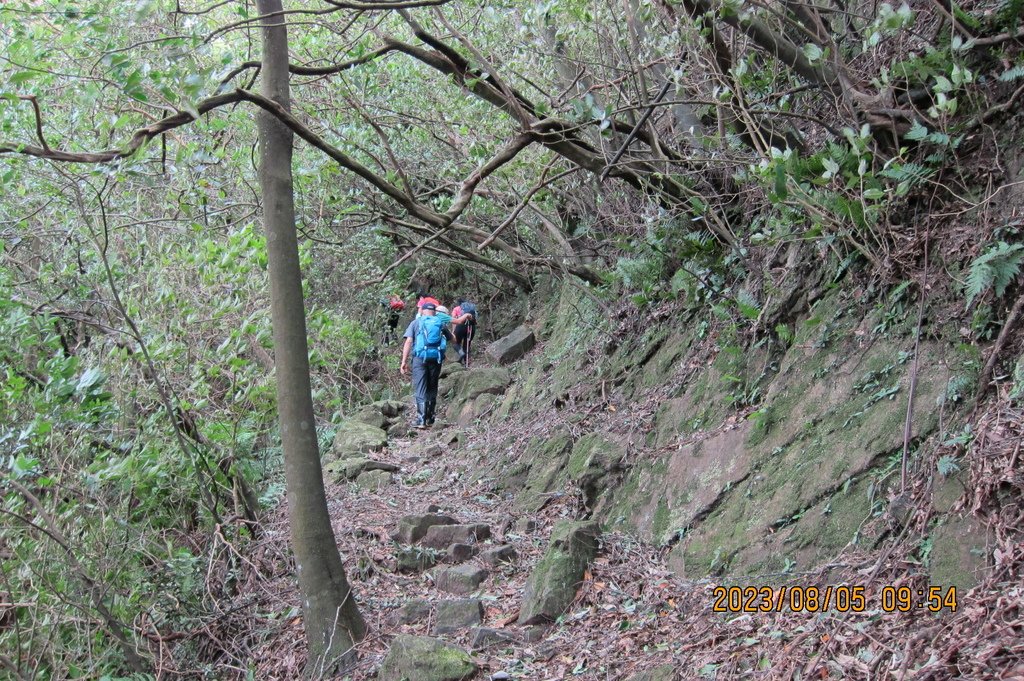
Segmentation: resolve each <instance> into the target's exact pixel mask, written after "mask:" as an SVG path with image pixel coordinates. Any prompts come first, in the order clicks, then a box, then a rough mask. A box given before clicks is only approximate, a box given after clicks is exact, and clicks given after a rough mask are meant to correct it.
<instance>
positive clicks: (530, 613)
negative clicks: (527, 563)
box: [519, 520, 601, 624]
mask: <svg viewBox="0 0 1024 681" xmlns="http://www.w3.org/2000/svg"><path fill="white" fill-rule="evenodd" d="M600 534H601V528H600V526H599V525H598V524H597V523H596V522H594V521H571V520H562V521H559V522H558V523H557V524H556V525H555V529H554V530H553V531H552V532H551V542H550V543H549V544H548V548H547V551H545V552H544V557H543V558H541V560H540V562H539V563H537V567H536V568H534V571H533V573H532V574H531V575H530V578H529V579H528V580H527V582H526V586H525V588H524V589H523V603H522V606H521V607H520V609H519V623H520V624H538V623H541V622H553V621H554V620H555V619H557V618H558V617H559V616H560V615H561V614H562V613H564V612H565V610H566V609H567V608H568V607H569V605H570V604H571V603H572V601H573V599H574V598H575V597H576V590H577V588H578V587H579V585H580V582H581V581H583V575H584V573H585V572H586V569H587V566H588V565H590V563H591V562H592V561H593V560H594V557H595V556H596V555H597V538H598V537H599V536H600Z"/></svg>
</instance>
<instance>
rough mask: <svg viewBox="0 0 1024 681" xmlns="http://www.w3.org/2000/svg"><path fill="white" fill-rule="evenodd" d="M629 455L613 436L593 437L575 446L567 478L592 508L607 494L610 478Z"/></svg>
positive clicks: (580, 441)
mask: <svg viewBox="0 0 1024 681" xmlns="http://www.w3.org/2000/svg"><path fill="white" fill-rule="evenodd" d="M625 455H626V447H625V445H624V444H622V443H621V442H620V441H619V439H618V438H617V437H615V436H613V435H612V434H611V433H590V434H588V435H584V436H583V437H581V438H580V439H579V440H577V441H576V444H575V445H573V448H572V453H571V454H569V461H568V463H567V465H566V474H567V475H568V476H569V479H570V480H572V481H573V482H575V483H576V484H578V485H579V486H580V488H581V489H582V490H583V493H584V494H585V495H586V498H587V503H588V504H590V505H591V506H592V505H593V502H594V500H595V499H596V498H597V497H598V496H599V495H600V494H601V493H602V492H604V490H605V488H606V486H607V481H608V479H609V476H610V474H611V473H612V472H614V471H615V470H617V469H618V467H619V465H620V463H621V462H622V459H623V458H624V457H625Z"/></svg>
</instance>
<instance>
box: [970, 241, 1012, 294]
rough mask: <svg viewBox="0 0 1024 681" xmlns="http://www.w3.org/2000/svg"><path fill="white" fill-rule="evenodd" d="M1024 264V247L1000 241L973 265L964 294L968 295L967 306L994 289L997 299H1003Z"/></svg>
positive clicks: (975, 260) (976, 259)
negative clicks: (1023, 263)
mask: <svg viewBox="0 0 1024 681" xmlns="http://www.w3.org/2000/svg"><path fill="white" fill-rule="evenodd" d="M1021 262H1024V245H1021V244H1012V245H1011V244H1008V243H1006V242H1004V241H1000V242H998V243H996V244H995V245H993V246H990V247H989V248H988V250H986V251H985V253H983V254H982V255H980V256H978V257H977V258H975V259H974V261H973V262H972V263H971V266H970V270H969V272H968V275H967V283H966V285H965V287H964V292H965V293H966V294H967V306H968V307H970V305H971V303H972V302H974V299H975V298H977V297H978V296H980V295H981V294H982V293H984V292H985V291H987V290H988V289H989V288H992V289H993V290H994V292H995V296H996V298H1001V297H1002V296H1003V293H1005V292H1006V288H1007V287H1008V286H1009V285H1010V283H1011V282H1012V281H1013V279H1014V278H1015V277H1016V276H1017V273H1018V272H1019V271H1020V265H1021Z"/></svg>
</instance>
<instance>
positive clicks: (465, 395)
mask: <svg viewBox="0 0 1024 681" xmlns="http://www.w3.org/2000/svg"><path fill="white" fill-rule="evenodd" d="M511 382H512V375H511V374H510V373H509V372H508V369H502V368H501V367H491V368H487V369H471V370H469V371H463V372H460V373H457V374H454V375H453V376H452V377H451V378H450V379H449V380H447V381H446V382H445V387H444V390H443V391H442V392H443V394H444V395H446V396H450V397H451V399H452V406H453V407H457V408H461V406H462V405H465V404H466V403H468V402H472V401H473V400H474V399H476V398H477V397H479V396H480V395H501V394H502V393H504V392H505V390H506V389H508V386H509V384H510V383H511Z"/></svg>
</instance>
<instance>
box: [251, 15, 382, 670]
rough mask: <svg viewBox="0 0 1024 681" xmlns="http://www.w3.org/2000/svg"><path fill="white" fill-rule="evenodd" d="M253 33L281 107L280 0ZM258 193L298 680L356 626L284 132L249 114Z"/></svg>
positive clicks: (346, 646)
mask: <svg viewBox="0 0 1024 681" xmlns="http://www.w3.org/2000/svg"><path fill="white" fill-rule="evenodd" d="M256 5H257V7H258V8H259V13H260V15H261V16H264V17H267V18H265V19H263V21H262V26H263V28H262V34H263V69H262V79H263V83H262V89H263V94H264V95H265V96H266V97H267V98H269V99H272V100H274V101H276V102H277V103H279V104H280V105H281V106H282V107H284V108H285V109H287V108H288V107H289V84H288V34H287V29H286V27H285V23H284V18H283V17H282V15H281V0H257V3H256ZM258 125H259V145H260V168H259V180H260V190H261V193H262V197H263V224H264V232H265V233H266V237H267V256H268V261H269V270H270V300H271V320H272V325H273V330H274V369H275V372H276V374H277V405H278V413H279V419H280V427H281V443H282V446H283V448H284V462H285V476H286V484H287V491H288V516H289V523H290V526H291V537H292V548H293V550H294V551H295V560H296V564H297V567H298V580H299V591H300V592H301V594H302V606H303V613H304V625H305V630H306V637H307V639H308V643H309V658H308V661H307V667H306V676H307V677H320V676H325V675H328V674H330V673H331V672H332V670H334V669H336V668H338V667H342V668H344V667H346V666H348V664H349V663H351V662H352V661H353V660H354V658H355V655H354V652H353V645H354V644H355V643H356V642H358V641H360V640H361V639H362V638H363V636H364V635H365V633H366V624H365V623H364V621H363V618H362V616H361V615H360V614H359V610H358V608H357V607H356V604H355V601H354V600H353V597H352V592H351V588H350V587H349V584H348V580H347V579H346V577H345V570H344V568H343V567H342V563H341V555H340V554H339V553H338V546H337V542H336V540H335V537H334V531H333V530H332V528H331V518H330V515H329V514H328V512H327V498H326V494H325V492H324V480H323V471H322V469H321V466H320V451H319V447H318V444H317V438H316V426H315V421H314V416H313V398H312V393H311V391H310V380H309V355H308V346H307V341H306V318H305V307H304V304H303V299H302V273H301V271H300V268H299V249H298V239H297V236H296V229H295V206H294V199H293V187H292V169H291V164H292V139H293V135H292V132H291V131H290V130H289V129H288V128H287V127H286V126H285V125H284V124H283V123H281V122H280V121H279V120H278V119H277V118H275V117H274V116H273V115H272V114H271V113H269V112H268V111H265V110H261V111H260V112H259V114H258Z"/></svg>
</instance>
